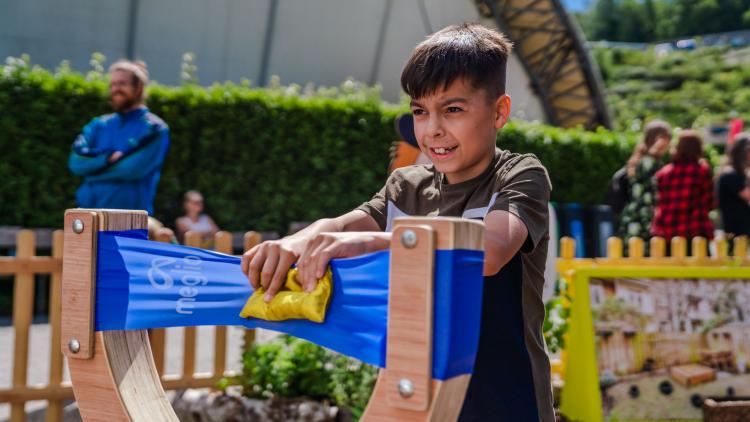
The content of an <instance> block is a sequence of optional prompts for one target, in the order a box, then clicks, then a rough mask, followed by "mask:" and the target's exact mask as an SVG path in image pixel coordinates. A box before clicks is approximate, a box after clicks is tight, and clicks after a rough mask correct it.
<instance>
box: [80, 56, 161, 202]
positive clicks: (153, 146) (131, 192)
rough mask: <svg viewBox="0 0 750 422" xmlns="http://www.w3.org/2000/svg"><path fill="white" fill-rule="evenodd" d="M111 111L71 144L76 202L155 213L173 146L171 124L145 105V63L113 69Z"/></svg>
mask: <svg viewBox="0 0 750 422" xmlns="http://www.w3.org/2000/svg"><path fill="white" fill-rule="evenodd" d="M109 76H110V82H109V99H110V103H111V105H112V109H113V110H114V111H115V112H114V113H112V114H106V115H104V116H99V117H95V118H94V119H92V120H91V122H89V123H88V124H87V125H86V126H85V127H84V128H83V131H82V132H81V134H80V135H78V137H77V138H76V140H75V142H73V148H72V149H73V150H72V152H71V154H70V159H69V161H68V167H69V168H70V171H71V172H72V173H73V174H75V175H76V176H83V183H82V184H81V186H80V187H79V188H78V191H76V200H77V202H78V206H80V207H83V208H116V209H132V210H146V211H148V213H149V215H151V214H153V211H154V196H155V194H156V186H157V185H158V183H159V177H160V176H161V167H162V164H163V163H164V158H165V157H166V154H167V150H168V149H169V127H167V125H166V124H165V123H164V121H163V120H161V119H160V118H159V117H157V116H156V115H155V114H153V113H151V112H150V111H149V110H148V108H146V106H145V105H144V100H145V91H146V86H147V85H148V70H147V68H146V64H145V63H143V62H141V61H129V60H119V61H117V62H115V63H114V64H112V66H110V68H109Z"/></svg>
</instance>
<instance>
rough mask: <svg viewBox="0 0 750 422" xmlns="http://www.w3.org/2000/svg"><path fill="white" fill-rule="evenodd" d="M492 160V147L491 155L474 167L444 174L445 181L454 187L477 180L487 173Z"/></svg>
mask: <svg viewBox="0 0 750 422" xmlns="http://www.w3.org/2000/svg"><path fill="white" fill-rule="evenodd" d="M494 160H495V148H494V147H493V148H492V153H491V154H488V155H487V156H486V157H484V158H483V159H482V160H481V161H480V162H479V163H478V164H477V165H476V166H472V168H470V169H466V170H465V171H460V172H451V173H444V175H445V181H446V182H448V184H449V185H455V184H458V183H463V182H466V181H469V180H472V179H474V178H477V177H479V176H481V175H482V174H484V172H485V171H487V169H488V168H489V167H490V166H491V165H492V162H493V161H494Z"/></svg>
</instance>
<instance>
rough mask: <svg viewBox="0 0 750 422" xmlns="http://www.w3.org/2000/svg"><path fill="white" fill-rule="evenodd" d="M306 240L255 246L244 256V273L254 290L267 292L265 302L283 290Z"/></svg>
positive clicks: (277, 241) (274, 241) (269, 242)
mask: <svg viewBox="0 0 750 422" xmlns="http://www.w3.org/2000/svg"><path fill="white" fill-rule="evenodd" d="M304 243H305V239H296V238H291V237H286V238H283V239H280V240H271V241H266V242H263V243H260V244H258V245H255V247H253V248H252V249H250V250H249V251H247V252H245V253H244V254H243V255H242V260H241V267H242V272H243V273H245V275H246V276H247V277H248V278H249V279H250V284H251V285H252V286H253V289H256V290H257V289H258V288H260V287H261V286H263V288H264V289H265V290H266V295H265V296H264V297H263V300H265V301H266V302H270V301H271V299H273V297H274V296H275V295H276V293H277V292H278V291H279V289H281V286H282V284H283V283H284V280H285V279H286V273H287V272H288V271H289V268H290V267H291V266H292V264H294V263H295V262H296V261H297V258H299V256H300V250H301V248H304Z"/></svg>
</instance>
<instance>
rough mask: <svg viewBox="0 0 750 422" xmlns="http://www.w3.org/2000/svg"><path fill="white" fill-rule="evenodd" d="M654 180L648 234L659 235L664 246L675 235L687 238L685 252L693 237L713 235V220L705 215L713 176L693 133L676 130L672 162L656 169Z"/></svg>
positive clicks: (701, 143)
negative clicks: (653, 196)
mask: <svg viewBox="0 0 750 422" xmlns="http://www.w3.org/2000/svg"><path fill="white" fill-rule="evenodd" d="M655 179H656V189H657V194H656V211H655V212H654V222H653V224H652V226H651V234H652V235H653V236H661V237H663V238H664V239H666V241H667V244H668V245H669V241H670V240H671V239H672V238H673V237H676V236H681V237H684V238H686V239H688V242H687V244H688V253H690V245H691V243H692V242H690V239H692V238H693V237H696V236H703V237H705V238H707V239H711V238H713V231H714V228H713V223H712V222H711V220H710V219H709V218H708V213H709V212H710V211H711V208H712V205H713V178H712V174H711V166H710V165H709V164H708V162H707V161H706V160H705V159H704V158H703V140H702V139H701V137H700V135H698V133H697V132H695V131H693V130H684V131H682V132H681V133H680V135H679V137H678V140H677V146H676V147H675V150H674V152H673V153H672V162H671V163H669V164H667V165H666V166H664V167H663V168H661V170H659V171H657V172H656V176H655Z"/></svg>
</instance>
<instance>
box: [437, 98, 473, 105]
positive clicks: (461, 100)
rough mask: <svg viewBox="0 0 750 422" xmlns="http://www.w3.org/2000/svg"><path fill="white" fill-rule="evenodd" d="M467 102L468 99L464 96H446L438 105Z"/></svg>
mask: <svg viewBox="0 0 750 422" xmlns="http://www.w3.org/2000/svg"><path fill="white" fill-rule="evenodd" d="M468 102H469V100H467V99H466V98H463V97H453V98H448V99H447V100H445V101H443V102H442V103H440V105H441V106H446V105H448V104H450V103H463V104H466V103H468Z"/></svg>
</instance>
